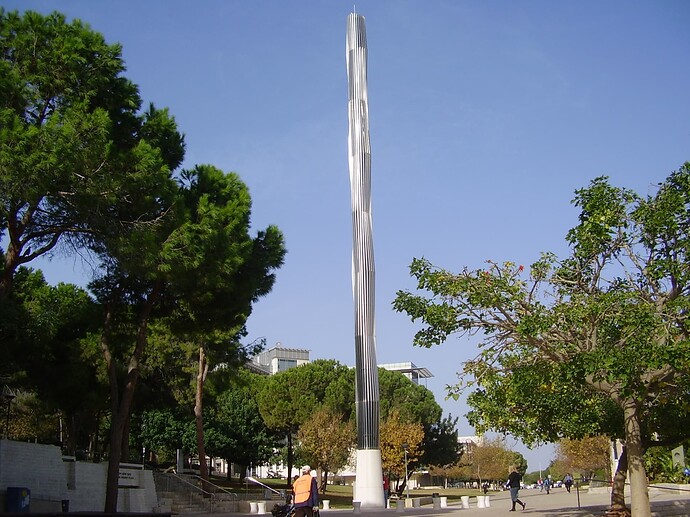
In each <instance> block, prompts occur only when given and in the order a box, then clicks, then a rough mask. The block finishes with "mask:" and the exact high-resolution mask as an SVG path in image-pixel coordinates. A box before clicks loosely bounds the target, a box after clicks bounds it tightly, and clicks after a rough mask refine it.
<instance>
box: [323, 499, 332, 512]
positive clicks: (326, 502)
mask: <svg viewBox="0 0 690 517" xmlns="http://www.w3.org/2000/svg"><path fill="white" fill-rule="evenodd" d="M322 502H323V509H324V510H330V509H331V501H330V500H329V499H324V500H323V501H322Z"/></svg>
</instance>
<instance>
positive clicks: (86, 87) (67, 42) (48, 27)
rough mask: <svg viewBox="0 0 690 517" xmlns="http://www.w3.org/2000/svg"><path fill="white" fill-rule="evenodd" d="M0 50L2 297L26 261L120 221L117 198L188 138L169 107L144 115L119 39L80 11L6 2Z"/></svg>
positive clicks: (175, 157) (0, 15)
mask: <svg viewBox="0 0 690 517" xmlns="http://www.w3.org/2000/svg"><path fill="white" fill-rule="evenodd" d="M0 56H1V57H0V76H1V77H2V81H0V225H1V226H0V229H1V230H2V231H3V232H2V233H5V234H6V236H7V241H8V243H7V247H6V249H5V251H4V255H3V258H4V263H3V266H2V270H1V276H0V303H1V302H2V301H3V300H4V299H5V298H6V297H7V294H8V293H9V292H10V290H11V286H12V279H13V276H14V273H15V271H16V270H17V268H18V267H19V266H20V265H22V264H26V263H28V262H30V261H31V260H33V259H34V258H36V257H38V256H40V255H43V254H46V253H53V252H55V251H56V250H59V248H58V247H57V246H58V244H59V243H60V242H63V243H64V245H65V247H64V248H63V249H69V247H70V246H75V247H81V246H82V245H83V244H84V242H85V241H89V240H90V239H91V236H92V235H93V233H94V232H95V231H97V227H99V226H100V227H101V228H108V227H110V226H109V225H111V224H113V223H119V222H120V221H111V220H110V221H107V222H106V223H105V224H103V222H102V221H103V220H104V219H108V214H109V207H111V206H112V205H113V204H117V203H118V202H120V203H126V202H127V197H126V194H127V185H129V184H130V183H131V182H132V181H134V183H135V184H139V183H141V182H140V181H138V180H139V178H140V177H141V176H142V175H146V172H147V171H149V170H151V169H152V168H153V169H155V168H157V167H158V164H157V163H156V162H157V161H158V158H157V157H163V159H164V160H166V161H167V164H168V165H169V166H170V167H171V168H174V167H176V166H177V165H179V163H180V162H181V159H182V153H183V139H182V137H181V135H179V133H177V132H176V131H174V130H173V131H170V129H171V127H170V125H169V124H168V119H167V117H166V116H165V113H162V112H156V111H155V110H154V109H153V108H152V109H151V110H150V111H149V113H147V114H146V115H145V116H139V115H138V114H137V112H138V110H139V108H140V105H141V100H140V98H139V94H138V91H137V87H136V86H135V85H134V84H132V83H131V82H130V81H128V80H127V79H126V78H124V77H123V76H122V75H121V73H122V72H123V71H124V70H125V67H124V63H123V61H122V58H121V48H120V46H119V45H108V44H106V43H105V41H104V39H103V37H102V36H101V35H100V34H98V33H96V32H94V31H92V30H91V29H90V28H89V26H88V25H85V24H84V23H82V22H81V21H79V20H75V21H72V22H70V23H68V22H67V21H66V20H65V17H64V16H63V15H61V14H59V13H53V14H51V15H48V16H43V15H41V14H38V13H35V12H31V11H27V12H26V13H24V14H23V15H20V14H18V13H17V12H6V11H4V10H0ZM158 144H161V145H162V144H165V145H166V147H164V148H157V147H156V146H157V145H158ZM136 215H137V216H143V215H144V214H136ZM129 221H130V222H133V221H138V222H140V223H147V222H149V221H148V220H146V219H144V218H139V219H137V218H136V217H134V218H131V219H129Z"/></svg>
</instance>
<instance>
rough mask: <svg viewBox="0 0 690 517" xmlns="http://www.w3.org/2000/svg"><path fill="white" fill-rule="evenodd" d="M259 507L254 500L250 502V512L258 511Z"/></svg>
mask: <svg viewBox="0 0 690 517" xmlns="http://www.w3.org/2000/svg"><path fill="white" fill-rule="evenodd" d="M258 509H259V506H258V505H257V504H256V503H255V502H254V501H250V502H249V513H256V512H257V511H258Z"/></svg>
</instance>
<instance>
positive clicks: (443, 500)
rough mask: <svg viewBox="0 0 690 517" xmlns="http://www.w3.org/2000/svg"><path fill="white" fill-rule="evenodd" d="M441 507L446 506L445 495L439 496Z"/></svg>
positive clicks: (446, 499)
mask: <svg viewBox="0 0 690 517" xmlns="http://www.w3.org/2000/svg"><path fill="white" fill-rule="evenodd" d="M441 508H448V498H447V497H446V496H445V495H443V496H441Z"/></svg>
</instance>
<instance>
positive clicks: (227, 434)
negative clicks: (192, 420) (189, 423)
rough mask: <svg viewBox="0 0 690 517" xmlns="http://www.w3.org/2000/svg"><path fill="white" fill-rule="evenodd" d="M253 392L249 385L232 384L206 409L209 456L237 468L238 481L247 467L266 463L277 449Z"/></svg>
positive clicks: (274, 437)
mask: <svg viewBox="0 0 690 517" xmlns="http://www.w3.org/2000/svg"><path fill="white" fill-rule="evenodd" d="M249 376H254V375H252V374H249ZM245 380H246V377H245ZM249 382H252V381H249ZM254 391H255V390H254V389H253V388H252V387H251V386H243V385H241V384H235V385H234V386H232V387H231V388H230V389H228V390H227V391H224V392H223V393H221V394H220V395H219V396H218V398H217V399H216V402H215V405H214V407H213V408H210V409H208V415H209V416H208V418H207V419H206V420H207V422H206V425H205V436H206V442H207V449H208V451H209V453H210V454H212V455H213V456H218V457H221V458H224V459H225V460H227V461H228V463H230V462H232V463H235V464H237V465H239V467H240V479H242V478H244V473H245V472H246V470H247V467H248V466H249V465H260V464H262V463H264V462H266V461H268V460H269V459H270V457H271V455H272V453H273V449H274V447H276V446H277V441H276V436H275V434H274V433H272V432H271V431H270V430H269V429H268V428H267V427H266V425H265V424H264V421H263V419H262V418H261V415H260V413H259V408H258V405H257V403H256V400H255V393H254ZM229 476H230V471H229V470H228V477H229Z"/></svg>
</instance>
